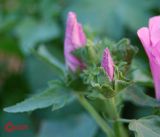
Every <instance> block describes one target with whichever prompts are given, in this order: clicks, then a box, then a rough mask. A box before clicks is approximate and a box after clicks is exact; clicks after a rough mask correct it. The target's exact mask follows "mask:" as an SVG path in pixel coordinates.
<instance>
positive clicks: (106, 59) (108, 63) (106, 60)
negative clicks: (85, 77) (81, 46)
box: [101, 48, 114, 81]
mask: <svg viewBox="0 0 160 137" xmlns="http://www.w3.org/2000/svg"><path fill="white" fill-rule="evenodd" d="M101 66H102V67H103V68H104V70H105V71H106V74H107V75H108V77H109V79H110V80H111V81H112V80H113V77H114V63H113V60H112V57H111V54H110V51H109V49H108V48H106V49H105V50H104V54H103V58H102V63H101Z"/></svg>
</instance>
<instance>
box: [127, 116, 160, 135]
mask: <svg viewBox="0 0 160 137" xmlns="http://www.w3.org/2000/svg"><path fill="white" fill-rule="evenodd" d="M129 129H130V130H132V131H134V133H135V137H159V136H160V130H159V129H160V117H158V116H149V117H146V118H141V119H138V120H133V121H132V122H131V123H130V124H129Z"/></svg>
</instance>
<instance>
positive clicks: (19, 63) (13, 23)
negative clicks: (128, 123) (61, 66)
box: [0, 0, 160, 137]
mask: <svg viewBox="0 0 160 137" xmlns="http://www.w3.org/2000/svg"><path fill="white" fill-rule="evenodd" d="M159 7H160V1H159V0H0V109H1V110H0V137H21V136H23V137H28V136H30V137H103V136H104V135H103V133H102V132H101V131H100V130H99V129H98V127H97V125H96V123H95V122H94V120H93V119H92V118H91V117H90V116H89V115H88V114H87V113H86V112H85V111H84V110H83V108H82V107H81V106H80V105H79V103H78V102H74V103H73V104H70V105H68V106H67V107H65V108H63V109H61V110H58V111H55V112H52V111H51V109H50V108H49V109H43V110H37V111H35V112H31V113H23V114H8V113H5V112H4V111H3V108H4V107H6V106H10V105H13V104H15V103H17V102H19V101H22V100H24V99H25V98H26V97H29V96H30V95H31V94H34V93H36V92H40V91H41V90H43V89H44V88H45V87H46V86H47V81H49V80H52V79H56V70H54V69H53V68H51V67H50V66H48V65H47V64H46V63H44V62H42V61H40V60H39V59H37V58H36V57H35V56H34V55H33V54H32V53H31V48H33V47H36V46H38V45H45V46H46V47H47V48H48V49H49V50H50V52H51V53H52V54H53V55H54V56H56V57H57V58H59V59H60V60H61V61H63V62H64V59H63V58H64V57H63V41H64V33H65V20H66V16H67V12H68V11H74V12H76V13H77V17H78V20H79V22H81V23H82V24H83V26H84V27H85V28H86V29H87V30H89V31H91V32H92V33H93V34H94V36H95V37H96V38H97V39H99V38H104V37H108V38H111V39H113V40H119V39H120V38H122V37H127V38H130V40H131V42H132V44H133V45H135V46H137V47H138V48H139V53H138V55H137V56H136V58H135V60H134V61H133V64H134V65H133V66H134V67H135V71H134V80H137V81H139V82H140V83H141V85H142V86H143V87H144V89H145V91H146V92H147V93H148V94H150V95H152V96H154V91H153V87H152V79H151V74H150V71H149V67H148V61H147V58H146V55H145V54H144V50H143V48H142V46H141V44H140V41H139V40H138V38H137V35H136V31H137V29H138V28H140V27H142V26H147V24H148V19H149V17H151V16H155V15H159V14H160V8H159ZM137 68H138V69H137ZM143 109H144V111H143V114H141V112H139V110H141V108H138V109H137V108H135V106H134V105H133V104H131V103H129V102H126V105H125V107H124V117H127V118H133V117H138V116H140V115H145V114H147V113H148V112H149V109H148V108H143ZM8 121H12V122H13V123H14V124H27V125H29V129H28V130H24V131H15V132H12V133H7V132H5V131H4V125H5V124H6V123H7V122H8Z"/></svg>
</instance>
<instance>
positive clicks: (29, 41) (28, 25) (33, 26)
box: [16, 18, 59, 53]
mask: <svg viewBox="0 0 160 137" xmlns="http://www.w3.org/2000/svg"><path fill="white" fill-rule="evenodd" d="M16 34H17V36H18V38H19V39H20V44H21V46H22V50H23V51H24V52H25V53H29V52H30V49H31V48H33V47H34V46H35V45H36V44H37V43H39V42H46V41H48V40H51V39H53V38H56V37H57V36H58V35H59V28H58V26H57V24H56V23H54V22H53V21H52V22H51V21H37V20H35V19H34V18H26V19H23V20H22V21H21V22H20V23H19V24H18V25H17V28H16Z"/></svg>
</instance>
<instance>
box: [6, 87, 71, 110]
mask: <svg viewBox="0 0 160 137" xmlns="http://www.w3.org/2000/svg"><path fill="white" fill-rule="evenodd" d="M73 97H74V96H73V94H72V93H71V92H70V91H69V90H68V89H66V88H62V87H58V88H57V87H50V88H48V89H47V90H45V91H44V92H42V93H40V94H37V95H34V96H32V97H31V98H29V99H26V100H24V101H23V102H21V103H18V104H16V105H14V106H11V107H6V108H4V111H6V112H12V113H17V112H26V111H33V110H36V109H40V108H46V107H49V106H51V105H55V106H56V107H54V108H52V110H56V109H59V108H61V107H63V106H64V105H65V104H67V103H69V102H70V101H72V100H73Z"/></svg>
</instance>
